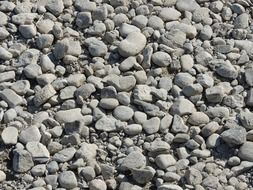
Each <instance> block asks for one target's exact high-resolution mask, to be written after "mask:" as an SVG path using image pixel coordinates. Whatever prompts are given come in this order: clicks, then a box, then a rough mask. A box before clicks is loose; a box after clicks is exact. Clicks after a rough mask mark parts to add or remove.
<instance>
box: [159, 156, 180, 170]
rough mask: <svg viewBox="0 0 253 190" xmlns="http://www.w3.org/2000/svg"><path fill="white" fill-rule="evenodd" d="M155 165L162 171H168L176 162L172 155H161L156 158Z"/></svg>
mask: <svg viewBox="0 0 253 190" xmlns="http://www.w3.org/2000/svg"><path fill="white" fill-rule="evenodd" d="M155 163H156V164H157V166H158V167H159V168H161V169H166V168H168V167H169V166H172V165H175V164H176V160H175V158H174V157H173V156H172V155H169V154H160V155H159V156H157V157H156V158H155Z"/></svg>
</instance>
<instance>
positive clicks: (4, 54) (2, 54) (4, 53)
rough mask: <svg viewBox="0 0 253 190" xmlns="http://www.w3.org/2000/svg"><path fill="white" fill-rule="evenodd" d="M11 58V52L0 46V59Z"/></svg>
mask: <svg viewBox="0 0 253 190" xmlns="http://www.w3.org/2000/svg"><path fill="white" fill-rule="evenodd" d="M11 58H12V54H11V53H10V52H9V51H8V50H6V49H5V48H3V47H0V59H2V60H10V59H11Z"/></svg>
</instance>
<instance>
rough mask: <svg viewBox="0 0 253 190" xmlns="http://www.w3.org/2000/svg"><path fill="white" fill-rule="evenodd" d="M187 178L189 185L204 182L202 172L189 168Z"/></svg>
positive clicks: (186, 173)
mask: <svg viewBox="0 0 253 190" xmlns="http://www.w3.org/2000/svg"><path fill="white" fill-rule="evenodd" d="M185 177H186V180H187V183H188V184H189V185H197V184H201V182H202V175H201V172H200V171H199V170H197V169H195V168H189V169H188V170H187V171H186V172H185Z"/></svg>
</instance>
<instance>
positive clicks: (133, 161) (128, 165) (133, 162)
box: [120, 151, 146, 170]
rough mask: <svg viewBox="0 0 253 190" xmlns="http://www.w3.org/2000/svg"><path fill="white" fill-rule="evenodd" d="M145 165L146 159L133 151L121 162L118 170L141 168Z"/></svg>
mask: <svg viewBox="0 0 253 190" xmlns="http://www.w3.org/2000/svg"><path fill="white" fill-rule="evenodd" d="M145 165H146V157H145V156H144V155H143V154H142V153H141V152H139V151H133V152H131V153H130V154H128V155H127V156H126V157H125V158H124V160H123V161H122V163H121V165H120V168H121V169H123V170H126V169H132V168H142V167H143V166H145Z"/></svg>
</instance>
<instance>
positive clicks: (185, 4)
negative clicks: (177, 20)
mask: <svg viewBox="0 0 253 190" xmlns="http://www.w3.org/2000/svg"><path fill="white" fill-rule="evenodd" d="M176 8H177V9H178V10H179V11H182V12H183V11H189V12H193V11H195V10H196V9H198V8H199V5H198V3H197V2H196V1H195V0H190V1H188V0H179V1H177V3H176Z"/></svg>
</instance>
